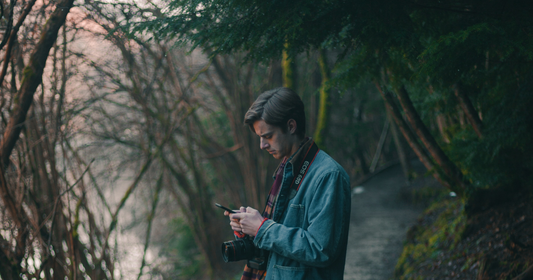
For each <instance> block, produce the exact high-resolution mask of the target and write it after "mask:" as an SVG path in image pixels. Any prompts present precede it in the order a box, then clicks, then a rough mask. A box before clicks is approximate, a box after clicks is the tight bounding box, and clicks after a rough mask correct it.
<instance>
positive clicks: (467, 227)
mask: <svg viewBox="0 0 533 280" xmlns="http://www.w3.org/2000/svg"><path fill="white" fill-rule="evenodd" d="M424 192H427V190H424V189H419V190H417V191H416V193H414V194H413V197H414V198H415V200H416V199H420V198H423V197H425V196H426V194H425V193H424ZM435 197H438V198H437V199H434V202H433V203H432V204H431V205H430V206H429V207H428V208H427V209H426V211H425V212H424V214H423V215H422V216H421V217H420V218H419V220H418V222H417V224H416V225H414V226H413V227H412V228H411V229H410V230H409V231H408V233H407V239H406V242H405V245H404V249H403V253H402V255H401V257H400V259H399V261H398V263H397V265H396V268H395V276H394V278H395V279H401V280H407V279H417V280H418V279H439V280H440V279H468V280H489V279H490V280H492V279H502V280H503V279H513V278H514V277H516V276H518V275H519V274H520V273H522V272H523V271H524V270H525V269H526V268H527V267H529V266H530V265H532V264H533V206H532V205H533V200H532V199H531V197H530V196H528V195H519V194H517V195H516V196H515V197H514V198H513V199H511V200H509V201H507V202H502V203H500V204H498V205H495V206H493V207H490V208H489V209H486V210H483V211H478V212H477V213H469V214H468V215H467V214H466V212H465V210H464V209H465V207H464V203H463V201H462V200H461V199H458V198H452V197H449V196H448V197H446V196H442V195H440V196H433V198H435ZM444 197H445V198H444Z"/></svg>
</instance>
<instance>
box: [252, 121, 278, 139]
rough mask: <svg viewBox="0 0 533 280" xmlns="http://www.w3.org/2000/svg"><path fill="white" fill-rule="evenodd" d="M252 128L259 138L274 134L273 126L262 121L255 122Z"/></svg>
mask: <svg viewBox="0 0 533 280" xmlns="http://www.w3.org/2000/svg"><path fill="white" fill-rule="evenodd" d="M253 126H254V130H255V134H257V135H259V136H264V135H266V134H270V133H272V132H274V130H275V129H276V127H275V126H273V125H270V124H268V123H266V122H265V121H264V120H258V121H256V122H254V125H253Z"/></svg>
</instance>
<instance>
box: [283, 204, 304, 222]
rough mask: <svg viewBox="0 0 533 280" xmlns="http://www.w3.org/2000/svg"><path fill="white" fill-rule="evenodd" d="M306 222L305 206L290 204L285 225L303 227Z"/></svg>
mask: <svg viewBox="0 0 533 280" xmlns="http://www.w3.org/2000/svg"><path fill="white" fill-rule="evenodd" d="M304 221H305V205H303V204H289V208H288V209H287V216H285V220H284V221H283V224H284V225H286V226H288V227H303V226H304Z"/></svg>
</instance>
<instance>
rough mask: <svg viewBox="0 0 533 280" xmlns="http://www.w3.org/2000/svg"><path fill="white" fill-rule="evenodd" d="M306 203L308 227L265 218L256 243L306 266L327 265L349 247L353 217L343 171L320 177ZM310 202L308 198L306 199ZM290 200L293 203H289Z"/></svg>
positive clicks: (348, 188) (346, 181)
mask: <svg viewBox="0 0 533 280" xmlns="http://www.w3.org/2000/svg"><path fill="white" fill-rule="evenodd" d="M306 195H311V196H312V199H310V201H311V202H310V204H306V205H305V207H306V208H307V209H305V210H306V212H307V215H306V216H307V221H308V227H307V228H305V229H304V228H300V227H288V226H285V225H283V224H280V223H276V222H274V221H273V220H267V221H264V222H263V224H262V225H261V227H260V228H259V230H258V232H257V235H256V237H255V238H254V244H255V245H256V246H257V247H259V248H261V249H266V250H269V251H272V252H275V253H277V254H280V255H282V256H284V257H287V258H290V259H293V260H295V261H298V262H300V263H302V264H304V265H309V266H316V267H326V266H328V265H330V264H331V263H332V262H333V261H335V259H336V257H337V256H338V255H339V253H340V252H341V251H342V250H343V249H344V248H342V247H341V246H346V239H347V234H348V227H349V217H350V204H351V198H350V186H349V182H348V180H347V178H346V177H344V176H343V175H342V174H341V173H340V172H338V171H333V172H329V173H326V174H324V175H323V176H322V178H320V179H319V180H318V185H317V187H316V189H315V190H314V193H311V194H306ZM305 201H309V199H307V198H306V199H305ZM289 203H290V202H289Z"/></svg>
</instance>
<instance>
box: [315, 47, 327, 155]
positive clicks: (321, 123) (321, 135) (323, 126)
mask: <svg viewBox="0 0 533 280" xmlns="http://www.w3.org/2000/svg"><path fill="white" fill-rule="evenodd" d="M318 64H319V65H320V73H321V74H322V85H321V86H320V103H319V105H318V120H317V125H316V130H315V135H314V140H315V143H316V144H317V145H318V146H319V147H321V148H324V147H325V142H326V135H327V133H328V131H327V128H328V121H329V115H330V107H331V102H330V92H331V91H330V89H329V86H328V85H327V83H328V81H329V79H330V71H329V67H328V61H327V58H326V51H325V50H323V49H321V50H320V54H319V57H318Z"/></svg>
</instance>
